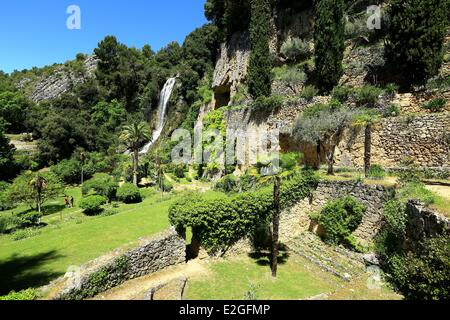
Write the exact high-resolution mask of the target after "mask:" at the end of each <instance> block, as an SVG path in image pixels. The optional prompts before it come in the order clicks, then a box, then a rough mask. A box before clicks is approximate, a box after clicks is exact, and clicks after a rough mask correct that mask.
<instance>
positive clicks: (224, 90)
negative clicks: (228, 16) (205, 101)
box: [212, 32, 250, 100]
mask: <svg viewBox="0 0 450 320" xmlns="http://www.w3.org/2000/svg"><path fill="white" fill-rule="evenodd" d="M249 59H250V36H249V34H248V32H242V33H235V34H234V35H233V36H232V37H231V39H230V41H229V42H228V43H223V44H222V45H221V48H220V55H219V59H218V60H217V63H216V68H215V70H214V77H213V84H212V87H213V90H214V93H215V98H216V100H220V95H228V99H229V97H230V96H233V95H234V94H235V93H236V91H237V86H238V85H239V84H240V83H242V82H243V81H244V80H245V78H246V76H247V68H248V64H249Z"/></svg>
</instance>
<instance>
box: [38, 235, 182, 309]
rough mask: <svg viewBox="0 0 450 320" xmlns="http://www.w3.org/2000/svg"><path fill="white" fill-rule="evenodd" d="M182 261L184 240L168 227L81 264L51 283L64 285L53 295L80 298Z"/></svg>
mask: <svg viewBox="0 0 450 320" xmlns="http://www.w3.org/2000/svg"><path fill="white" fill-rule="evenodd" d="M185 261H186V246H185V240H184V239H183V238H182V237H180V236H179V235H178V233H177V232H176V231H175V230H174V229H173V228H172V229H170V230H168V231H166V232H164V233H162V234H160V235H157V236H155V237H152V238H148V239H141V243H140V244H139V245H138V246H136V247H134V248H131V249H128V250H124V249H119V250H116V251H115V252H113V253H111V254H108V255H105V256H103V257H100V258H98V259H96V260H94V261H92V262H90V263H88V264H86V265H84V266H82V267H81V271H80V272H75V274H73V275H72V276H71V277H68V278H65V279H64V280H62V279H60V280H57V281H56V282H55V284H54V285H55V286H61V284H60V282H63V283H64V285H63V286H62V287H63V289H62V290H60V291H59V294H56V296H55V299H61V300H80V299H85V298H89V297H93V296H95V295H97V294H98V293H100V292H104V291H106V290H108V289H111V288H113V287H116V286H118V285H120V284H121V283H123V282H125V281H127V280H130V279H134V278H138V277H142V276H144V275H148V274H151V273H154V272H157V271H160V270H162V269H164V268H167V267H169V266H174V265H177V264H180V263H184V262H185ZM58 283H59V284H58ZM48 289H49V288H47V289H46V290H48Z"/></svg>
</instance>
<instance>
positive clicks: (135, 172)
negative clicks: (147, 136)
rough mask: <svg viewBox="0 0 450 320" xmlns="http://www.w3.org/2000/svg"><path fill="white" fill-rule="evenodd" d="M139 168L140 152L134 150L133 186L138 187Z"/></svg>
mask: <svg viewBox="0 0 450 320" xmlns="http://www.w3.org/2000/svg"><path fill="white" fill-rule="evenodd" d="M138 166H139V150H138V149H135V150H134V156H133V184H134V185H135V186H136V187H137V186H138Z"/></svg>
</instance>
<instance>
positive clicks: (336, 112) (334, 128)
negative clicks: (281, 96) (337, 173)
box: [292, 102, 354, 175]
mask: <svg viewBox="0 0 450 320" xmlns="http://www.w3.org/2000/svg"><path fill="white" fill-rule="evenodd" d="M353 114H354V111H352V110H350V109H348V108H346V107H343V106H342V105H340V104H339V103H337V102H332V103H330V104H327V105H325V104H317V105H314V106H312V107H310V108H308V109H306V110H305V111H304V112H303V113H302V114H301V115H300V116H299V117H298V118H297V120H296V121H295V123H294V127H293V129H292V135H293V137H294V138H295V139H296V140H298V141H301V142H306V143H310V144H311V145H314V146H316V147H317V157H318V164H319V165H320V153H321V152H322V151H325V154H326V161H327V164H328V174H329V175H333V174H334V156H335V152H336V147H337V145H338V143H339V138H340V137H341V135H342V132H343V131H344V129H345V128H346V127H347V126H348V125H349V124H350V123H351V120H352V118H353Z"/></svg>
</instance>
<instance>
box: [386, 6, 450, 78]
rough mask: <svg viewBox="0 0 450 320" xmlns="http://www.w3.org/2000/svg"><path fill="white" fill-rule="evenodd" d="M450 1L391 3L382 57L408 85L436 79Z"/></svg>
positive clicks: (440, 62) (440, 61)
mask: <svg viewBox="0 0 450 320" xmlns="http://www.w3.org/2000/svg"><path fill="white" fill-rule="evenodd" d="M449 10H450V0H392V1H390V5H389V17H390V23H389V30H388V35H387V39H386V49H385V56H386V60H387V62H388V63H389V64H390V65H391V66H392V67H394V69H396V71H397V73H400V74H402V75H405V76H406V77H407V78H408V79H407V80H408V82H409V83H421V82H424V81H426V80H427V79H428V78H429V77H431V76H434V75H436V74H437V73H438V72H439V68H440V67H441V64H442V58H443V41H444V37H445V35H446V32H447V28H448V25H449V19H448V12H449Z"/></svg>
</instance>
